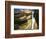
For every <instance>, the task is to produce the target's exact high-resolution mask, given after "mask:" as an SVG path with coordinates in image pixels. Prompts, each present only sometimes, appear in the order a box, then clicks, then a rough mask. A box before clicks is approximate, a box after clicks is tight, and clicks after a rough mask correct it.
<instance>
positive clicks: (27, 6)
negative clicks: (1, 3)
mask: <svg viewBox="0 0 46 39" xmlns="http://www.w3.org/2000/svg"><path fill="white" fill-rule="evenodd" d="M37 9H39V10H37ZM17 10H18V11H20V10H21V11H26V12H27V11H29V10H30V11H31V12H32V11H35V10H36V11H37V12H38V11H39V20H38V21H39V22H38V24H39V28H38V29H36V30H35V29H31V30H30V29H27V30H26V29H25V28H24V29H21V28H19V29H20V30H19V29H18V30H15V29H16V28H15V29H13V28H14V26H15V25H14V23H16V22H14V21H15V20H16V19H15V18H14V16H15V13H16V12H15V11H17ZM30 11H29V12H30ZM35 13H36V12H35ZM41 14H42V15H41ZM21 15H23V14H21ZM15 17H16V16H15ZM13 20H14V21H13ZM32 25H33V24H32ZM40 30H41V31H40ZM14 31H15V32H14ZM44 35H45V4H44V3H35V2H18V1H5V38H16V37H17V38H18V37H34V36H44Z"/></svg>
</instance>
